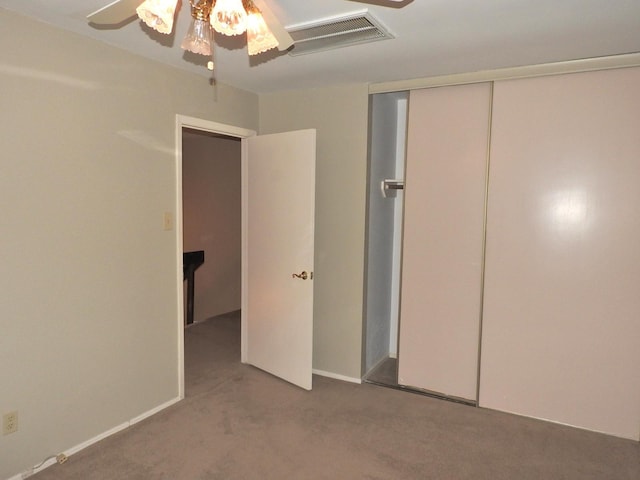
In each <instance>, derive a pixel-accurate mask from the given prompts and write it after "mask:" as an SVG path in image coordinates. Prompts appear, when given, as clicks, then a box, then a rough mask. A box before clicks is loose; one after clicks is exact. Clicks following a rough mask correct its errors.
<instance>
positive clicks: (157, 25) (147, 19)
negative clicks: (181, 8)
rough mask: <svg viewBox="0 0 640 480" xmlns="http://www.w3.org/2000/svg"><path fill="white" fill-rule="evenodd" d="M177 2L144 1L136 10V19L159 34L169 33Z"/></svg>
mask: <svg viewBox="0 0 640 480" xmlns="http://www.w3.org/2000/svg"><path fill="white" fill-rule="evenodd" d="M177 4H178V0H145V1H144V2H142V4H140V6H139V7H138V8H136V12H137V13H138V17H140V20H142V21H143V22H144V23H146V24H147V25H148V26H149V27H151V28H153V29H154V30H157V31H158V32H160V33H166V34H169V33H171V30H172V29H173V18H174V15H175V13H176V5H177Z"/></svg>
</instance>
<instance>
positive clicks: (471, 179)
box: [398, 83, 491, 401]
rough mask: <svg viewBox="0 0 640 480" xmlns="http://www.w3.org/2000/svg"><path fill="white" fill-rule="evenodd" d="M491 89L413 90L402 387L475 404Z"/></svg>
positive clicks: (480, 86)
mask: <svg viewBox="0 0 640 480" xmlns="http://www.w3.org/2000/svg"><path fill="white" fill-rule="evenodd" d="M490 102H491V85H490V84H486V83H485V84H475V85H463V86H454V87H440V88H433V89H425V90H415V91H412V92H411V95H410V99H409V123H408V140H407V166H406V176H405V206H404V209H405V210H404V212H405V214H404V215H405V216H404V241H403V254H402V255H403V260H402V287H401V288H402V290H401V307H400V345H399V353H398V362H399V364H398V382H399V383H400V384H402V385H405V386H410V387H417V388H420V389H424V390H428V391H431V392H435V393H440V394H444V395H447V396H452V397H459V398H463V399H467V400H471V401H475V400H476V381H477V373H478V371H477V369H478V363H477V362H478V343H479V325H480V305H481V281H482V257H483V239H484V206H485V189H486V188H485V185H486V169H487V142H488V130H489V112H490Z"/></svg>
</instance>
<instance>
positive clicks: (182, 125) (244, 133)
mask: <svg viewBox="0 0 640 480" xmlns="http://www.w3.org/2000/svg"><path fill="white" fill-rule="evenodd" d="M185 130H187V131H188V132H189V134H190V135H195V136H200V137H196V138H201V137H209V138H212V139H213V140H210V141H212V142H215V141H216V140H215V139H216V138H217V139H225V140H226V141H228V142H234V141H238V142H240V141H241V140H242V139H244V138H248V137H251V136H254V135H255V134H256V132H254V131H253V130H247V129H244V128H238V127H234V126H231V125H224V124H220V123H216V122H211V121H208V120H203V119H199V118H193V117H188V116H184V115H176V129H175V135H176V136H175V145H176V152H175V153H176V206H175V212H176V214H175V218H176V222H175V226H176V228H175V233H176V245H177V248H176V264H177V265H176V266H177V271H182V270H183V252H184V251H185V248H184V247H185V243H184V215H183V211H184V201H183V193H184V192H183V171H184V169H183V136H184V132H185ZM208 141H209V140H206V139H205V140H203V142H205V143H206V142H208ZM241 157H242V155H240V156H239V157H238V158H237V161H238V164H241V163H242V158H241ZM245 186H246V179H245V178H244V177H242V176H241V179H240V194H241V195H242V194H243V192H244V190H245ZM241 208H244V207H241ZM243 214H244V212H243V211H242V212H241V216H242V215H243ZM186 246H187V248H190V245H186ZM240 248H241V249H243V248H244V246H243V245H241V247H240ZM206 261H207V258H206V257H205V263H206ZM241 275H242V274H241ZM184 288H185V286H184V283H183V282H179V284H178V285H177V298H178V302H177V303H178V305H177V329H178V332H177V334H178V345H177V350H178V395H179V398H181V399H182V398H184V396H185V362H184V358H185V352H184V324H185V300H186V299H185V290H184ZM240 288H241V289H242V287H240ZM207 308H210V307H207ZM241 322H242V323H243V322H244V318H243V319H242V320H241ZM241 330H242V333H241V335H244V334H245V328H244V325H242V326H241ZM241 343H242V349H244V339H243V341H242V342H241Z"/></svg>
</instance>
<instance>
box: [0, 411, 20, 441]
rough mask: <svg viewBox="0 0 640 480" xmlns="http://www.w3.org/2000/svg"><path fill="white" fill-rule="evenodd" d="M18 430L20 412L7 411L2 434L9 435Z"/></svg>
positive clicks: (3, 419)
mask: <svg viewBox="0 0 640 480" xmlns="http://www.w3.org/2000/svg"><path fill="white" fill-rule="evenodd" d="M17 431H18V412H17V411H15V412H9V413H5V414H4V415H3V416H2V434H3V435H9V434H10V433H15V432H17Z"/></svg>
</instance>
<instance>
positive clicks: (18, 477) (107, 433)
mask: <svg viewBox="0 0 640 480" xmlns="http://www.w3.org/2000/svg"><path fill="white" fill-rule="evenodd" d="M180 400H181V398H180V397H176V398H174V399H172V400H169V401H168V402H165V403H163V404H161V405H158V406H157V407H154V408H152V409H151V410H147V411H146V412H144V413H142V414H141V415H138V416H137V417H134V418H132V419H131V420H129V421H128V422H124V423H121V424H120V425H117V426H115V427H113V428H110V429H109V430H107V431H105V432H102V433H100V434H98V435H96V436H95V437H93V438H90V439H89V440H87V441H85V442H82V443H79V444H78V445H75V446H73V447H71V448H69V449H67V450H65V451H64V452H61V453H63V454H64V455H66V456H67V457H70V456H71V455H73V454H75V453H78V452H79V451H81V450H84V449H85V448H87V447H90V446H91V445H93V444H95V443H98V442H99V441H101V440H104V439H105V438H107V437H110V436H111V435H113V434H115V433H118V432H121V431H122V430H125V429H126V428H129V427H130V426H132V425H135V424H136V423H138V422H141V421H142V420H144V419H146V418H148V417H150V416H152V415H155V414H156V413H158V412H160V411H161V410H164V409H165V408H168V407H170V406H171V405H173V404H175V403H177V402H179V401H180ZM55 455H58V454H55ZM55 463H56V459H55V456H54V455H52V456H51V458H49V459H47V460H46V461H45V462H44V463H43V464H42V465H40V466H39V467H37V468H36V467H31V468H28V469H26V470H25V471H24V472H22V473H18V474H17V475H14V476H13V477H9V478H8V479H7V480H24V479H25V478H29V477H31V476H32V475H35V474H36V473H38V472H41V471H42V470H44V469H45V468H48V467H50V466H51V465H54V464H55Z"/></svg>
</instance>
